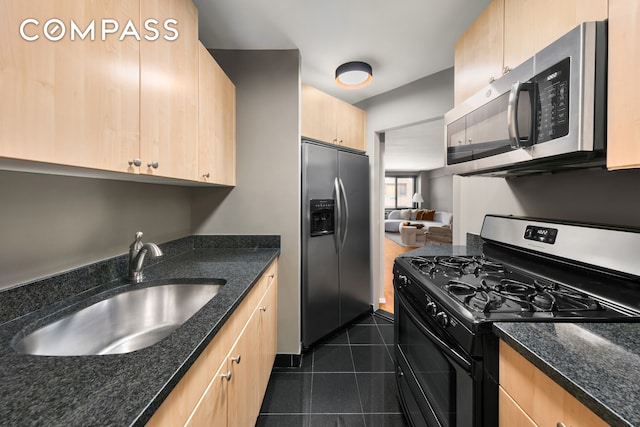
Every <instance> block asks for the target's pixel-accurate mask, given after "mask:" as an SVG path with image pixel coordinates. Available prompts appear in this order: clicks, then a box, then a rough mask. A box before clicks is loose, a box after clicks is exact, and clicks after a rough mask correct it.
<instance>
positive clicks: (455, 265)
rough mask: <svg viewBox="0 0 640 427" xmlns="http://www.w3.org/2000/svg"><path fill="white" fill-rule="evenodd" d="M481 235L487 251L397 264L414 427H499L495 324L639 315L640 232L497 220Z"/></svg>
mask: <svg viewBox="0 0 640 427" xmlns="http://www.w3.org/2000/svg"><path fill="white" fill-rule="evenodd" d="M481 237H482V239H483V241H484V245H483V250H482V253H480V254H478V255H462V256H433V255H430V256H421V255H420V253H421V251H420V250H419V251H414V252H411V253H409V254H407V255H406V256H401V257H399V258H397V259H396V260H395V263H394V290H395V355H396V373H397V376H396V377H397V382H398V394H399V398H400V401H401V403H402V405H403V409H404V411H405V415H406V416H407V418H408V419H409V421H410V423H411V424H412V425H414V426H430V427H431V426H450V427H453V426H458V427H480V426H483V427H492V426H497V425H498V383H499V373H498V339H497V337H496V336H495V335H493V333H492V329H491V328H492V326H491V325H492V323H493V322H496V321H507V322H521V321H522V322H567V321H568V322H589V321H597V322H610V321H620V322H625V321H637V320H639V319H640V263H639V262H637V260H636V258H637V256H638V253H639V252H640V229H623V228H615V227H605V226H596V225H588V224H578V223H567V222H557V221H549V220H540V219H532V218H521V217H512V216H497V215H488V216H486V217H485V220H484V224H483V227H482V232H481ZM424 252H426V251H424Z"/></svg>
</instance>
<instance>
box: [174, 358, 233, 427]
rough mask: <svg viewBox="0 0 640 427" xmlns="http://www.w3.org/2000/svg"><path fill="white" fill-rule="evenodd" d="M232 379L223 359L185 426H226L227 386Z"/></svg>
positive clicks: (227, 364)
mask: <svg viewBox="0 0 640 427" xmlns="http://www.w3.org/2000/svg"><path fill="white" fill-rule="evenodd" d="M232 379H233V377H232V376H231V377H230V376H229V363H228V361H227V360H225V361H224V362H223V363H222V364H221V365H220V367H219V368H218V370H217V371H216V373H215V375H214V376H213V379H212V380H211V382H210V383H209V386H208V387H207V389H206V390H205V392H204V394H203V395H202V398H201V399H200V401H199V402H198V404H197V406H196V408H195V409H194V410H193V412H192V413H191V416H190V417H189V419H188V420H187V422H186V423H185V426H189V427H200V426H221V427H222V426H226V425H227V393H228V389H227V387H228V383H229V381H231V380H232Z"/></svg>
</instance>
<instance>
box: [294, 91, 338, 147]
mask: <svg viewBox="0 0 640 427" xmlns="http://www.w3.org/2000/svg"><path fill="white" fill-rule="evenodd" d="M335 101H336V100H335V98H333V97H332V96H330V95H327V94H326V93H324V92H321V91H319V90H318V89H316V88H314V87H311V86H309V85H306V84H303V85H302V93H301V103H302V108H301V110H302V111H301V116H302V117H301V121H302V123H301V132H302V136H306V137H308V138H313V139H317V140H318V141H323V142H329V143H335V142H336V109H335Z"/></svg>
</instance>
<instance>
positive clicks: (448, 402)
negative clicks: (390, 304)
mask: <svg viewBox="0 0 640 427" xmlns="http://www.w3.org/2000/svg"><path fill="white" fill-rule="evenodd" d="M395 301H396V303H395V321H394V324H395V355H396V373H397V382H398V394H399V397H400V401H401V402H402V405H403V408H404V411H405V415H406V416H407V418H409V419H410V420H411V423H412V424H413V425H414V426H416V427H417V426H429V427H431V426H442V427H455V426H457V427H472V426H473V427H476V426H480V421H479V417H480V414H479V413H478V412H479V411H478V408H477V407H476V408H474V406H477V405H476V404H475V402H477V400H478V397H479V394H480V390H481V384H482V382H481V380H480V381H474V378H473V373H474V371H476V369H475V367H474V363H473V361H472V360H471V359H467V358H466V357H464V356H462V355H461V354H459V353H458V352H457V351H455V350H453V349H452V346H450V345H447V343H446V342H445V341H444V340H443V339H442V338H440V337H438V336H437V335H436V334H435V333H434V332H432V330H431V329H430V326H429V321H427V320H426V319H421V316H420V314H419V313H418V311H417V310H415V309H414V307H413V306H412V305H411V304H410V303H409V302H408V301H407V299H406V296H403V295H402V293H401V292H396V299H395Z"/></svg>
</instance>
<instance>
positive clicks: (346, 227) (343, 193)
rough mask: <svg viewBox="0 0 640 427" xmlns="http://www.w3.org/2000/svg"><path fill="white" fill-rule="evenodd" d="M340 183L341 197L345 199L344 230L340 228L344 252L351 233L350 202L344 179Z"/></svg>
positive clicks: (341, 246) (341, 244) (339, 180)
mask: <svg viewBox="0 0 640 427" xmlns="http://www.w3.org/2000/svg"><path fill="white" fill-rule="evenodd" d="M338 182H339V183H340V195H341V196H342V198H343V199H344V217H345V220H344V230H343V229H342V226H341V227H340V234H342V238H341V239H340V240H341V241H340V250H342V249H344V244H345V242H346V241H347V233H349V201H348V200H347V192H346V191H344V184H343V183H342V179H340V178H338ZM339 218H340V220H342V215H340V216H339Z"/></svg>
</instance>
